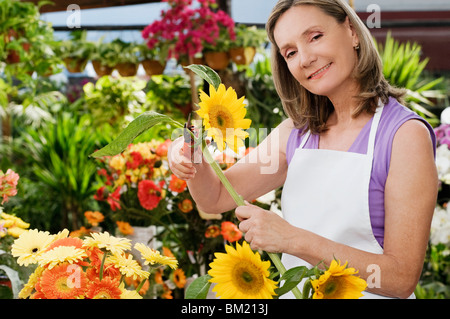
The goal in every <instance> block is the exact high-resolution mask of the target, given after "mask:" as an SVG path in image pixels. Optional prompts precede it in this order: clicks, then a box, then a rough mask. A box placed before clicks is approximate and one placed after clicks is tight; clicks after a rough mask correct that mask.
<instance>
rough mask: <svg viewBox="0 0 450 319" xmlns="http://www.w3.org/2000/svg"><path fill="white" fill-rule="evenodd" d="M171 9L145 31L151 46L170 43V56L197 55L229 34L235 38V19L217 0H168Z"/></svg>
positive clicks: (147, 41) (146, 38)
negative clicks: (218, 8)
mask: <svg viewBox="0 0 450 319" xmlns="http://www.w3.org/2000/svg"><path fill="white" fill-rule="evenodd" d="M164 2H167V3H168V4H169V5H170V8H169V9H168V10H166V11H162V12H161V19H159V20H156V21H154V22H153V23H151V24H150V25H148V26H147V27H145V29H144V30H143V31H142V37H143V38H144V39H145V41H146V43H147V45H148V47H149V48H150V49H154V48H156V47H157V46H159V45H161V44H162V45H167V46H169V51H168V55H169V57H174V58H176V59H178V58H180V56H186V57H193V56H195V55H196V54H197V53H200V52H202V51H203V49H204V47H205V46H208V45H210V46H216V45H218V44H219V42H220V41H221V40H222V39H223V38H224V37H225V38H228V39H229V40H235V38H236V34H235V31H234V20H233V19H232V18H231V17H230V16H229V15H227V14H226V13H225V12H224V11H222V10H217V11H213V9H212V8H213V7H217V4H216V1H215V0H197V1H196V2H197V4H196V5H195V6H194V5H193V1H192V0H164Z"/></svg>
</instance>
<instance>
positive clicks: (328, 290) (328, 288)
mask: <svg viewBox="0 0 450 319" xmlns="http://www.w3.org/2000/svg"><path fill="white" fill-rule="evenodd" d="M337 287H338V285H337V283H336V281H334V280H333V281H330V282H327V283H326V285H325V289H324V294H325V295H332V294H333V293H334V292H335V291H336V289H337Z"/></svg>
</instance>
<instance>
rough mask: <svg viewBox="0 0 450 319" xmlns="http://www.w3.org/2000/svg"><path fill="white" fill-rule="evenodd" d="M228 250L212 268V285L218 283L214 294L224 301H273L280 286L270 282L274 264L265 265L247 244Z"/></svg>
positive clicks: (228, 247) (213, 263) (218, 254)
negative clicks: (271, 265) (270, 270)
mask: <svg viewBox="0 0 450 319" xmlns="http://www.w3.org/2000/svg"><path fill="white" fill-rule="evenodd" d="M225 249H226V252H227V253H215V257H216V258H215V259H214V261H213V262H212V263H211V264H210V265H209V266H210V267H211V269H210V270H209V271H208V274H209V275H210V276H211V277H212V279H211V280H210V282H212V283H216V285H215V287H214V288H213V290H212V291H214V292H216V293H217V296H218V297H220V298H223V299H271V298H272V296H273V295H275V291H274V289H275V288H276V283H275V282H274V281H273V280H271V279H269V278H268V277H269V275H270V272H269V267H270V261H262V260H261V256H260V255H259V253H258V252H253V251H252V250H251V248H250V245H249V244H248V243H247V242H244V243H243V244H242V246H241V245H239V244H238V243H237V244H236V249H234V248H233V247H232V246H230V245H227V246H226V247H225Z"/></svg>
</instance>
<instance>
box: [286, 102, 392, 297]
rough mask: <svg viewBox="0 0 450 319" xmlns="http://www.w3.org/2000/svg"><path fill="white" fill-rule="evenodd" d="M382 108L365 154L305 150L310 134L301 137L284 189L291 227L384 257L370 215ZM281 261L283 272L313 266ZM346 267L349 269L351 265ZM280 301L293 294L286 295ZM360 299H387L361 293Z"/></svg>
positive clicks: (288, 258) (292, 258) (296, 260)
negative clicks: (371, 184)
mask: <svg viewBox="0 0 450 319" xmlns="http://www.w3.org/2000/svg"><path fill="white" fill-rule="evenodd" d="M383 107H384V106H383V105H380V106H379V107H378V108H377V111H376V113H375V115H374V117H373V121H372V126H371V129H370V135H369V143H368V147H367V154H358V153H353V152H342V151H334V150H325V149H304V148H303V147H304V145H305V143H306V141H307V140H308V138H309V136H310V133H309V132H308V133H307V134H305V136H304V137H303V139H302V143H301V145H300V146H299V147H298V148H297V149H296V151H295V153H294V156H293V157H292V160H291V163H290V165H289V168H288V173H287V177H286V182H285V184H284V187H283V194H282V202H281V205H282V212H283V216H284V218H285V219H286V220H287V221H288V222H289V223H290V224H292V225H294V226H296V227H299V228H302V229H305V230H308V231H311V232H313V233H316V234H318V235H320V236H323V237H325V238H328V239H330V240H333V241H335V242H339V243H342V244H345V245H348V246H351V247H354V248H357V249H361V250H364V251H367V252H370V253H375V254H382V253H383V248H382V247H381V246H380V245H379V243H378V242H377V240H376V239H375V236H374V235H373V231H372V226H371V222H370V215H369V182H370V176H371V173H372V162H373V152H374V145H375V135H376V132H377V128H378V123H379V121H380V117H381V113H382V111H383ZM282 262H283V264H284V265H285V266H286V269H290V268H293V267H296V266H307V267H309V268H311V267H312V266H311V265H310V264H309V263H307V262H305V261H303V260H302V259H300V258H298V257H295V256H292V255H288V254H283V256H282ZM341 262H343V263H344V262H346V261H345V260H341ZM349 267H352V266H351V261H349ZM365 271H366V269H362V270H360V272H361V273H362V272H365ZM381 276H382V274H381ZM301 286H302V284H300V285H299V288H301ZM282 298H294V296H293V294H292V293H291V292H289V293H288V294H286V295H283V296H282ZM364 298H386V297H383V296H380V295H375V294H371V293H368V292H364Z"/></svg>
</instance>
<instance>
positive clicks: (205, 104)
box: [197, 84, 251, 153]
mask: <svg viewBox="0 0 450 319" xmlns="http://www.w3.org/2000/svg"><path fill="white" fill-rule="evenodd" d="M209 92H210V95H209V96H208V95H207V94H206V93H205V92H201V94H200V100H201V101H200V103H199V106H200V109H199V110H198V111H197V114H198V115H199V116H200V117H201V118H202V119H203V121H204V125H205V129H206V130H207V132H208V136H209V137H212V138H213V139H214V141H215V142H216V143H217V147H218V148H219V150H220V151H223V150H224V149H225V144H227V145H228V146H229V147H230V148H231V149H232V150H234V152H235V153H237V151H238V148H239V147H241V146H244V142H243V140H244V139H245V138H246V137H247V136H248V133H247V132H245V131H244V130H245V129H248V128H249V127H250V124H251V120H249V119H245V118H244V117H245V114H246V113H247V110H246V108H245V104H244V103H243V102H244V99H245V97H242V98H240V99H238V98H237V95H236V91H235V90H234V89H233V88H231V87H229V88H228V89H227V90H226V89H225V85H223V84H220V85H219V88H218V89H217V91H216V90H215V89H214V87H213V86H212V85H210V88H209Z"/></svg>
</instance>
